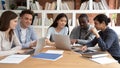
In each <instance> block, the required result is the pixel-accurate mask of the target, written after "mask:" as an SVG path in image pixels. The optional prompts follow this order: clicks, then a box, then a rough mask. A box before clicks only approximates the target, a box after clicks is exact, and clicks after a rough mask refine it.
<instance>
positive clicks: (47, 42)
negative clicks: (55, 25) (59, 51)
mask: <svg viewBox="0 0 120 68" xmlns="http://www.w3.org/2000/svg"><path fill="white" fill-rule="evenodd" d="M52 31H53V29H52V27H50V28H48V31H47V35H46V40H45V41H46V44H47V45H52V46H53V45H55V42H51V40H50V37H51V36H52Z"/></svg>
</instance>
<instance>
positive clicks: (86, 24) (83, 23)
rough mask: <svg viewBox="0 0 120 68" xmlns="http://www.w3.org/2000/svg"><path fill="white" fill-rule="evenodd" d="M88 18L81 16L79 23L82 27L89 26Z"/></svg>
mask: <svg viewBox="0 0 120 68" xmlns="http://www.w3.org/2000/svg"><path fill="white" fill-rule="evenodd" d="M88 22H89V21H88V19H87V18H86V17H83V18H80V19H79V24H80V27H81V28H87V26H88Z"/></svg>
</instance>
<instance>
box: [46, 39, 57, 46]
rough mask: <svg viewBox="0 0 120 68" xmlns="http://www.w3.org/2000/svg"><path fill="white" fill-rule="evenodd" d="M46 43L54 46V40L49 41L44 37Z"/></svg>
mask: <svg viewBox="0 0 120 68" xmlns="http://www.w3.org/2000/svg"><path fill="white" fill-rule="evenodd" d="M45 43H46V45H50V46H55V42H51V41H50V40H49V39H45Z"/></svg>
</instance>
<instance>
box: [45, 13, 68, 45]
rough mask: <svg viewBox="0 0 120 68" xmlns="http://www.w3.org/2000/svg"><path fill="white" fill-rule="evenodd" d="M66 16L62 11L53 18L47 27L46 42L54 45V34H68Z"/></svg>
mask: <svg viewBox="0 0 120 68" xmlns="http://www.w3.org/2000/svg"><path fill="white" fill-rule="evenodd" d="M68 32H69V29H68V17H67V16H66V14H64V13H60V14H58V15H57V17H56V18H55V20H54V22H53V24H52V25H51V26H50V27H49V28H48V32H47V36H46V38H47V39H46V43H47V44H48V45H54V44H55V43H54V38H53V36H54V34H61V35H68Z"/></svg>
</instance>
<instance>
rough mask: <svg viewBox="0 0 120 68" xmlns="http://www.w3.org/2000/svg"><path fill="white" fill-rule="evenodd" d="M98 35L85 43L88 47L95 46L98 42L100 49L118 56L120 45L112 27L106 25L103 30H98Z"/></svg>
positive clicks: (119, 55)
mask: <svg viewBox="0 0 120 68" xmlns="http://www.w3.org/2000/svg"><path fill="white" fill-rule="evenodd" d="M99 35H100V38H96V37H95V38H94V39H93V40H92V41H91V42H89V43H87V44H86V45H87V46H88V47H90V46H95V45H96V44H97V43H98V46H99V47H100V48H101V50H103V51H108V52H109V53H110V54H111V55H112V56H115V57H120V45H119V41H118V36H117V34H116V33H115V32H114V31H113V30H112V29H110V28H109V27H107V28H106V29H105V31H100V32H99Z"/></svg>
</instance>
